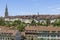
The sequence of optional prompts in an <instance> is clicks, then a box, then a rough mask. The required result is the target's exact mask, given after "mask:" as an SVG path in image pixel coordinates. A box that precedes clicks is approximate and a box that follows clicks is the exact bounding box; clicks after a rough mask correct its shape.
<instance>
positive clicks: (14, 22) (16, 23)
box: [12, 20, 21, 26]
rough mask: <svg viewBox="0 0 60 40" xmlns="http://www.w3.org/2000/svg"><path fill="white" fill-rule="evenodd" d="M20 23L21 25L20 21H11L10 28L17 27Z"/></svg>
mask: <svg viewBox="0 0 60 40" xmlns="http://www.w3.org/2000/svg"><path fill="white" fill-rule="evenodd" d="M20 23H21V21H19V20H15V21H13V23H12V26H17V25H19V24H20Z"/></svg>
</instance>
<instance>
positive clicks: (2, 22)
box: [0, 17, 5, 26]
mask: <svg viewBox="0 0 60 40" xmlns="http://www.w3.org/2000/svg"><path fill="white" fill-rule="evenodd" d="M0 25H1V26H4V25H5V22H4V19H3V18H2V17H1V18H0Z"/></svg>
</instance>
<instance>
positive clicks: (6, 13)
mask: <svg viewBox="0 0 60 40" xmlns="http://www.w3.org/2000/svg"><path fill="white" fill-rule="evenodd" d="M7 16H8V8H7V4H6V8H5V17H7Z"/></svg>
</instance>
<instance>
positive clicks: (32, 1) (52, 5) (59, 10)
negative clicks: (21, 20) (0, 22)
mask: <svg viewBox="0 0 60 40" xmlns="http://www.w3.org/2000/svg"><path fill="white" fill-rule="evenodd" d="M6 4H7V6H8V12H9V15H10V16H11V15H13V16H14V15H32V14H35V15H37V12H39V14H40V15H41V14H43V15H46V14H60V0H0V16H4V12H5V7H6Z"/></svg>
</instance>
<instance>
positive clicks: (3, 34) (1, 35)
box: [0, 26, 21, 40]
mask: <svg viewBox="0 0 60 40" xmlns="http://www.w3.org/2000/svg"><path fill="white" fill-rule="evenodd" d="M16 34H18V35H20V37H16V36H17V35H16ZM17 38H20V39H21V34H20V32H18V30H13V29H10V28H8V27H5V26H0V40H16V39H17Z"/></svg>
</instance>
